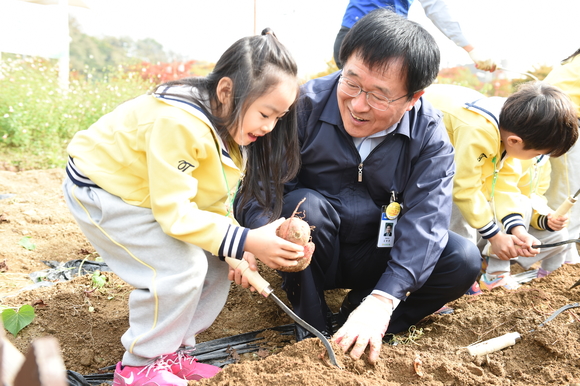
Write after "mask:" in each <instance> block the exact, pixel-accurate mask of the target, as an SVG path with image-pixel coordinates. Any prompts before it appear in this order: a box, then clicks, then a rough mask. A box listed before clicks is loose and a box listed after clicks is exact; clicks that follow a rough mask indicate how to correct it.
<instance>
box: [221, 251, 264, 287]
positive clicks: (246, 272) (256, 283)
mask: <svg viewBox="0 0 580 386" xmlns="http://www.w3.org/2000/svg"><path fill="white" fill-rule="evenodd" d="M225 259H226V262H227V263H228V264H229V266H230V267H232V268H233V269H237V268H240V269H241V270H242V276H243V277H245V278H246V279H248V282H250V284H251V285H252V286H253V287H254V288H255V289H256V291H258V293H260V294H262V295H264V296H268V295H270V293H271V292H272V290H271V288H270V283H268V282H267V281H266V280H264V278H263V277H262V276H260V273H259V272H258V271H252V270H251V269H250V265H249V264H248V262H247V261H246V260H238V259H234V258H231V257H226V258H225Z"/></svg>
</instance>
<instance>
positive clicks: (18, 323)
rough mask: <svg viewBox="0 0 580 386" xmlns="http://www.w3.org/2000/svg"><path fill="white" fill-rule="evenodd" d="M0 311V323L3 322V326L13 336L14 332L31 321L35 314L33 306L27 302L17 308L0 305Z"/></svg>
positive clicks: (16, 332)
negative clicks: (0, 316)
mask: <svg viewBox="0 0 580 386" xmlns="http://www.w3.org/2000/svg"><path fill="white" fill-rule="evenodd" d="M0 311H2V323H3V324H4V328H6V330H8V332H10V333H11V334H12V335H14V336H16V334H18V333H19V332H20V330H22V329H23V328H24V327H26V326H28V325H29V324H30V323H32V321H33V320H34V317H35V316H36V314H35V312H34V307H32V306H31V305H28V304H25V305H23V306H21V307H19V308H18V309H14V308H8V307H1V306H0Z"/></svg>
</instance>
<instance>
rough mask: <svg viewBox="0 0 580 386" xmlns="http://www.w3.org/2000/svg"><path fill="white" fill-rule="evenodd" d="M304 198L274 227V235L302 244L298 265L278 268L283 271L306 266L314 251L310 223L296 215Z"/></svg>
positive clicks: (300, 268)
mask: <svg viewBox="0 0 580 386" xmlns="http://www.w3.org/2000/svg"><path fill="white" fill-rule="evenodd" d="M304 200H306V199H302V201H300V202H299V203H298V205H297V206H296V209H295V210H294V212H293V213H292V216H291V217H290V218H288V219H286V221H284V222H283V223H282V225H280V226H279V227H278V229H276V235H278V236H279V237H282V238H283V239H284V240H288V241H290V242H293V243H295V244H298V245H303V246H304V256H303V257H301V258H300V259H298V265H295V266H292V267H280V268H278V270H280V271H284V272H299V271H302V270H303V269H305V268H306V267H308V265H309V264H310V261H311V260H312V254H313V253H314V248H315V245H314V243H313V242H312V241H311V237H310V230H311V228H310V225H308V223H307V222H306V221H304V220H302V219H301V218H300V217H297V216H296V214H297V211H298V207H299V206H300V204H302V203H303V202H304Z"/></svg>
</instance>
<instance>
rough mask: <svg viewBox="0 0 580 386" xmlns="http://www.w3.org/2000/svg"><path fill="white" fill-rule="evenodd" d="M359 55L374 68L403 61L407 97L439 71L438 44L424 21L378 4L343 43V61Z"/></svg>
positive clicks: (341, 50) (402, 69)
mask: <svg viewBox="0 0 580 386" xmlns="http://www.w3.org/2000/svg"><path fill="white" fill-rule="evenodd" d="M352 55H357V56H358V57H360V58H361V59H362V61H363V63H364V64H365V65H366V66H367V67H369V68H370V69H371V70H386V69H387V67H388V66H390V65H392V64H394V63H397V61H400V62H401V72H402V73H401V76H404V77H405V85H406V87H407V92H408V94H407V97H408V99H411V98H412V97H413V94H414V93H416V92H418V91H421V90H423V89H424V88H426V87H427V86H429V85H430V84H431V83H433V81H434V80H435V79H436V78H437V74H438V73H439V62H440V54H439V47H438V46H437V43H436V42H435V39H434V38H433V36H431V35H430V34H429V32H427V30H425V29H424V28H423V27H421V25H419V24H418V23H415V22H413V21H411V20H408V19H406V18H404V17H403V16H400V15H397V14H396V13H394V12H393V11H391V10H389V9H386V8H378V9H375V10H373V11H371V12H369V13H368V14H367V15H365V16H364V17H363V18H362V19H360V20H359V21H357V22H356V24H355V25H354V26H353V27H352V28H351V30H350V31H349V32H348V33H347V34H346V36H345V37H344V40H343V42H342V45H341V46H340V54H339V56H340V62H341V63H342V65H343V66H344V65H346V63H347V61H348V59H349V58H350V57H351V56H352Z"/></svg>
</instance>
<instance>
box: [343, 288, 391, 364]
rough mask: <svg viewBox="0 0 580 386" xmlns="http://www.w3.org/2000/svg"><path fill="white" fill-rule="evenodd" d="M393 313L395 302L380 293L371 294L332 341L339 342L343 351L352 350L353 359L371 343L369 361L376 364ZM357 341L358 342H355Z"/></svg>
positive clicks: (349, 317)
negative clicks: (379, 294)
mask: <svg viewBox="0 0 580 386" xmlns="http://www.w3.org/2000/svg"><path fill="white" fill-rule="evenodd" d="M392 313H393V303H392V301H391V300H390V299H387V298H385V297H382V296H378V295H369V296H367V297H366V298H365V300H363V302H362V303H361V304H360V305H359V306H358V307H357V308H356V309H355V310H354V311H353V312H352V313H351V314H350V315H349V316H348V319H347V320H346V322H345V323H344V325H343V326H342V327H341V328H340V329H339V330H338V331H337V332H336V334H334V336H333V337H332V341H333V342H335V343H337V344H338V346H339V347H340V348H341V349H342V351H343V352H347V351H348V349H349V348H350V347H351V346H352V345H353V343H354V347H353V348H352V350H351V351H350V356H351V358H353V359H359V358H360V357H361V355H362V354H363V352H364V351H365V348H366V347H367V346H369V345H370V351H369V357H368V359H369V363H370V364H375V363H376V361H377V359H379V354H380V352H381V346H382V344H383V336H384V335H385V331H387V327H388V326H389V322H390V321H391V314H392ZM355 342H356V343H355Z"/></svg>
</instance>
